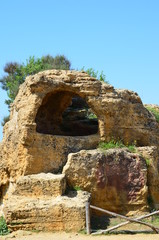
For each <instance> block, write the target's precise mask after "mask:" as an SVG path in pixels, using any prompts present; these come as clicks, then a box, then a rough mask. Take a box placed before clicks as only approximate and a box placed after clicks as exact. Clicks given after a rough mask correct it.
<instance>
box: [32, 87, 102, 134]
mask: <svg viewBox="0 0 159 240" xmlns="http://www.w3.org/2000/svg"><path fill="white" fill-rule="evenodd" d="M35 122H36V131H37V132H38V133H42V134H51V135H63V136H87V135H91V134H96V133H98V119H97V116H96V115H95V113H94V111H93V110H92V109H91V108H90V107H89V105H88V104H87V101H86V99H85V98H84V97H81V96H80V94H77V93H76V92H73V91H69V90H56V91H53V92H49V93H48V94H46V96H45V97H44V99H43V101H42V104H41V106H40V107H39V109H38V111H37V115H36V118H35Z"/></svg>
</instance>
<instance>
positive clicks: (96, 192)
mask: <svg viewBox="0 0 159 240" xmlns="http://www.w3.org/2000/svg"><path fill="white" fill-rule="evenodd" d="M63 173H64V174H65V175H66V179H67V182H68V184H69V185H70V186H71V187H74V186H78V187H80V188H81V189H82V190H85V191H88V192H90V193H91V195H92V198H91V203H92V204H94V205H95V206H99V207H102V208H104V209H109V210H111V211H115V212H123V213H124V212H125V213H128V212H130V211H137V210H138V211H143V210H144V209H146V207H148V206H147V196H148V187H147V167H146V162H145V159H144V158H143V157H142V156H140V155H139V154H137V153H130V152H129V151H127V150H123V149H110V150H107V151H101V150H82V151H80V152H77V153H71V154H69V156H68V162H67V164H66V166H65V167H64V171H63Z"/></svg>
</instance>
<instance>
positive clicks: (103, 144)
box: [98, 139, 136, 153]
mask: <svg viewBox="0 0 159 240" xmlns="http://www.w3.org/2000/svg"><path fill="white" fill-rule="evenodd" d="M98 148H100V149H103V150H108V149H112V148H128V150H129V151H130V152H133V153H134V152H136V146H135V143H134V144H132V145H125V144H124V143H123V142H122V141H121V140H119V141H115V140H114V139H112V140H111V141H109V142H100V143H99V145H98Z"/></svg>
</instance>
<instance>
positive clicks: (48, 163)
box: [0, 70, 159, 230]
mask: <svg viewBox="0 0 159 240" xmlns="http://www.w3.org/2000/svg"><path fill="white" fill-rule="evenodd" d="M74 104H75V105H74ZM75 106H76V108H75V109H74V107H75ZM77 106H78V107H77ZM81 107H82V108H81ZM76 110H77V111H76ZM89 112H91V114H95V115H96V116H97V118H98V119H92V116H91V117H90V115H89V114H88V113H89ZM87 115H88V116H87ZM93 117H94V116H93ZM112 138H114V139H122V141H123V142H124V143H126V144H127V143H132V142H134V141H135V142H136V143H137V145H138V146H140V147H141V146H152V145H153V146H156V149H158V146H159V124H158V122H157V121H156V119H155V117H154V115H153V114H151V113H150V112H149V111H148V110H147V109H146V108H145V107H144V106H143V104H142V101H141V99H140V98H139V96H138V95H137V93H134V92H132V91H128V90H118V89H114V88H113V87H112V86H110V85H108V84H106V83H102V82H100V81H98V80H96V79H95V78H93V77H90V76H89V75H88V74H86V73H85V72H77V71H62V70H49V71H44V72H40V73H38V74H36V75H34V76H29V77H27V79H26V81H25V82H24V83H23V84H22V85H21V86H20V89H19V93H18V95H17V97H16V99H15V101H14V103H13V104H12V107H11V114H10V121H9V122H8V123H6V124H5V126H4V137H3V141H2V143H0V186H1V188H0V211H2V213H5V215H6V218H7V221H8V223H12V222H13V224H14V223H15V228H17V229H18V228H26V229H29V228H37V229H41V228H43V229H46V230H66V229H67V230H71V229H73V230H75V229H81V228H82V227H83V226H84V222H85V220H84V219H85V217H84V205H81V206H82V207H79V208H78V207H77V205H76V203H77V202H78V203H79V205H80V201H83V200H82V199H83V197H82V195H81V197H80V196H79V195H78V196H77V198H69V197H68V198H67V197H58V198H56V197H55V196H57V195H59V194H63V193H64V191H65V180H64V177H61V176H60V177H59V176H57V178H56V180H55V178H54V177H53V175H52V173H53V174H60V173H61V172H62V170H63V167H64V166H65V164H66V162H67V157H68V154H69V153H71V154H70V155H69V158H68V162H67V164H66V166H65V169H64V173H66V175H67V181H68V183H69V184H70V185H72V186H75V185H77V186H80V187H81V188H82V189H84V190H88V191H90V192H91V193H92V203H93V204H95V205H96V204H97V205H98V206H101V207H104V208H107V209H110V210H113V211H117V212H119V211H120V212H128V211H134V210H143V209H144V208H145V207H146V206H147V201H146V199H147V195H148V190H147V186H146V184H148V186H149V192H150V193H151V195H152V199H153V201H154V203H155V204H158V200H159V199H158V193H159V189H158V180H157V178H158V160H157V159H158V153H157V152H156V155H154V156H153V157H152V156H151V157H152V158H151V165H150V167H148V181H147V168H146V165H145V160H144V159H143V158H142V157H141V156H139V155H138V154H132V153H129V152H127V151H124V150H109V151H107V152H106V154H105V153H103V152H100V151H99V150H98V151H95V150H92V151H86V150H89V149H95V148H96V147H97V145H98V143H99V141H101V140H106V141H109V140H111V139H112ZM82 149H85V151H81V152H79V151H80V150H82ZM142 151H143V150H141V152H142ZM146 151H147V150H146ZM146 151H144V153H143V155H145V156H147V154H148V156H149V154H150V155H151V153H147V152H146ZM156 151H158V150H156ZM76 152H77V153H76ZM152 155H153V154H152ZM41 173H43V174H41ZM44 173H45V174H44ZM46 173H49V174H48V175H46ZM32 174H34V176H33V175H32ZM50 174H51V175H50ZM28 175H32V176H28ZM47 176H52V177H47ZM58 177H59V178H58ZM151 178H152V182H151ZM80 199H81V200H80ZM76 201H77V202H76ZM82 204H83V203H82ZM155 206H156V205H155ZM3 209H4V210H3ZM81 209H82V210H81ZM80 214H81V216H82V219H81V220H80V222H79V223H77V219H78V218H79V216H80ZM18 221H19V222H21V221H22V223H23V224H22V225H21V224H20V225H18ZM78 221H79V219H78Z"/></svg>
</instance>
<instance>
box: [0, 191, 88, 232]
mask: <svg viewBox="0 0 159 240" xmlns="http://www.w3.org/2000/svg"><path fill="white" fill-rule="evenodd" d="M89 197H90V195H89V194H88V193H86V192H82V191H79V192H72V193H70V195H68V196H59V197H56V198H48V199H45V198H44V199H43V198H37V199H35V198H29V197H28V198H26V197H25V198H24V197H19V196H13V197H12V198H10V199H9V200H8V202H7V204H6V205H5V207H4V214H5V218H6V221H7V224H8V225H9V227H10V228H11V229H12V230H17V229H23V230H32V229H34V230H35V229H37V230H47V231H60V230H63V231H68V230H69V231H70V230H73V231H79V230H81V229H83V228H85V203H86V201H88V200H89Z"/></svg>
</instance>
